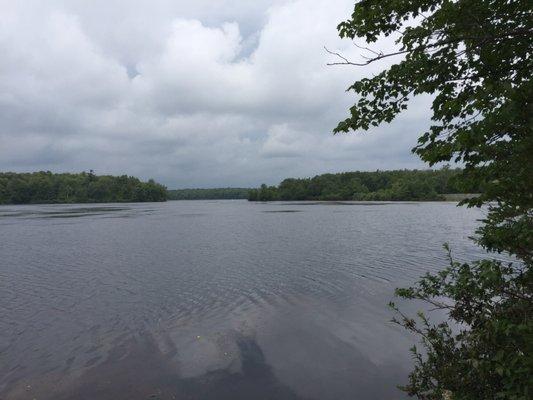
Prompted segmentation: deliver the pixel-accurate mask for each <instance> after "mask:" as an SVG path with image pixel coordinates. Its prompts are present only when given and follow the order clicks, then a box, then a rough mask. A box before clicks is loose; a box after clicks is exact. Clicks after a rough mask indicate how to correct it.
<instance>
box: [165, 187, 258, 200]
mask: <svg viewBox="0 0 533 400" xmlns="http://www.w3.org/2000/svg"><path fill="white" fill-rule="evenodd" d="M249 191H250V189H247V188H215V189H174V190H169V191H168V199H169V200H215V199H246V198H248V192H249Z"/></svg>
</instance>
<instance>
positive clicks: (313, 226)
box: [0, 200, 483, 400]
mask: <svg viewBox="0 0 533 400" xmlns="http://www.w3.org/2000/svg"><path fill="white" fill-rule="evenodd" d="M482 217H483V211H482V210H477V209H474V210H473V209H465V208H462V207H460V208H458V207H456V206H455V204H454V203H446V202H435V203H358V204H357V203H356V204H353V203H352V204H347V203H313V202H301V203H282V202H276V203H249V202H247V201H241V200H234V201H231V200H224V201H181V202H167V203H143V204H96V205H80V204H77V205H32V206H1V207H0V246H1V247H0V399H3V400H7V399H34V398H35V399H40V400H42V399H45V400H46V399H54V400H56V399H58V400H61V399H87V400H89V399H104V400H106V399H110V400H111V399H280V400H283V399H295V400H297V399H298V400H299V399H326V400H329V399H331V400H342V399H363V400H365V399H384V398H387V399H402V398H404V396H403V394H402V393H401V392H400V391H399V390H398V389H396V385H397V384H402V383H405V382H406V377H407V374H408V372H409V370H410V368H411V356H410V354H409V351H408V348H409V347H410V346H411V345H412V344H413V343H414V342H415V341H416V338H414V337H412V336H409V335H408V334H407V333H406V332H404V331H403V330H402V329H401V328H400V327H397V326H395V325H393V324H391V323H390V322H389V321H390V319H391V317H392V316H393V314H392V312H391V311H390V310H389V309H388V307H387V303H388V302H389V300H391V299H393V290H394V288H395V287H398V286H402V285H408V284H410V283H413V282H415V280H416V279H417V277H419V276H420V275H422V274H424V273H425V272H427V271H437V270H439V269H441V268H442V267H443V266H445V265H446V263H447V260H446V253H445V252H444V250H443V249H442V244H443V243H444V242H449V243H450V245H451V247H452V250H453V253H454V256H455V257H456V258H457V259H459V260H471V259H474V258H479V257H480V256H481V255H482V253H481V252H480V250H479V249H477V248H476V247H475V246H474V244H473V243H472V242H471V241H470V240H469V239H468V237H469V236H470V235H472V234H473V231H474V230H475V228H476V226H477V225H478V222H477V219H479V218H482ZM398 303H400V304H402V308H403V309H405V310H407V311H408V312H414V311H416V309H418V306H419V305H415V304H410V303H408V304H406V303H402V302H398Z"/></svg>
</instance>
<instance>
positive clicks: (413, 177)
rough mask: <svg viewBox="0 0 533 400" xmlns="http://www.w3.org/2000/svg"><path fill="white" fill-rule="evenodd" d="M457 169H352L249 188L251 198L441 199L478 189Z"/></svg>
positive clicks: (249, 197) (258, 199) (264, 199)
mask: <svg viewBox="0 0 533 400" xmlns="http://www.w3.org/2000/svg"><path fill="white" fill-rule="evenodd" d="M460 172H461V171H460V170H459V169H450V168H442V169H440V170H422V171H418V170H397V171H373V172H366V171H363V172H361V171H356V172H343V173H338V174H323V175H317V176H315V177H313V178H302V179H295V178H288V179H285V180H283V181H282V182H281V183H280V184H279V186H277V187H274V186H267V185H262V186H261V187H260V188H259V189H254V190H251V191H250V192H249V196H248V199H249V200H251V201H271V200H325V201H327V200H365V201H373V200H378V201H396V200H400V201H411V200H412V201H417V200H429V201H431V200H444V199H445V196H444V195H445V194H452V193H478V192H479V191H480V187H478V186H475V185H464V184H463V182H460V181H458V180H457V179H455V178H456V177H457V176H458V175H459V174H460Z"/></svg>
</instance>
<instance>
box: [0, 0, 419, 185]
mask: <svg viewBox="0 0 533 400" xmlns="http://www.w3.org/2000/svg"><path fill="white" fill-rule="evenodd" d="M191 3H194V4H191ZM125 4H127V6H125ZM352 8H353V0H350V1H348V0H346V1H345V0H337V1H331V0H329V1H326V0H313V1H310V0H296V1H283V0H279V1H275V0H271V1H266V0H255V1H253V2H250V1H245V0H243V1H235V0H234V1H226V0H221V1H217V2H213V1H207V0H204V1H195V2H190V1H148V0H142V1H141V0H138V1H130V2H127V3H124V2H119V1H108V0H107V1H103V0H96V1H91V2H86V1H81V0H80V1H77V0H68V1H67V0H64V1H55V0H50V1H47V2H40V1H24V2H14V1H10V0H0V9H1V10H2V12H1V13H0V54H1V55H2V56H1V57H0V170H3V171H6V170H10V171H32V170H52V171H55V172H62V171H81V170H89V169H94V170H95V171H96V172H97V173H100V174H103V173H111V174H129V175H136V176H139V177H141V178H144V179H146V178H155V179H156V180H158V181H160V182H162V183H164V184H166V185H167V186H169V187H171V188H179V187H212V186H257V185H258V184H259V183H262V182H266V183H278V182H279V181H280V180H281V179H283V178H285V177H289V176H294V177H302V176H313V175H315V174H319V173H324V172H339V171H346V170H372V169H378V168H379V169H391V168H416V167H418V168H420V167H422V166H423V164H422V163H421V162H420V161H419V160H418V159H417V158H416V157H415V156H413V155H412V154H411V153H410V148H411V147H413V145H414V144H415V143H416V138H417V137H418V135H419V134H420V132H421V130H422V129H424V127H425V126H426V125H427V124H428V115H429V106H428V104H429V102H428V100H427V99H423V98H422V99H418V100H416V103H414V104H413V106H412V107H411V108H410V110H409V111H408V112H407V113H406V114H405V115H403V116H402V117H401V118H398V119H397V120H396V121H394V122H393V123H392V124H389V125H383V126H380V127H378V128H375V129H373V130H371V131H369V132H367V133H357V134H350V135H337V136H333V135H332V133H331V132H332V129H333V128H334V127H335V126H336V123H337V122H338V121H339V120H341V119H343V118H344V117H345V116H346V113H347V109H348V107H349V106H350V105H351V104H353V102H354V98H353V94H350V93H346V92H345V89H346V88H347V87H348V86H349V85H350V84H351V83H352V82H353V81H355V80H357V79H358V78H361V77H363V76H367V75H371V74H373V73H375V72H377V71H378V70H379V68H381V67H383V66H384V65H376V66H374V65H373V66H371V67H368V68H354V67H346V66H341V67H331V66H329V67H328V66H327V65H326V64H327V62H329V61H332V56H331V55H329V54H327V53H326V52H325V51H324V49H323V46H324V45H326V46H328V48H331V49H335V50H337V51H340V52H342V53H343V54H346V55H348V56H350V57H352V58H356V57H357V56H358V55H359V50H358V49H357V48H355V46H353V44H352V43H351V42H350V41H346V40H343V41H341V40H340V39H339V38H338V37H337V32H336V25H337V24H338V23H339V22H340V21H341V20H343V19H345V18H347V17H348V16H349V15H350V13H351V11H352ZM382 45H384V46H387V45H388V44H387V43H386V42H385V43H383V44H382ZM389 45H390V44H389Z"/></svg>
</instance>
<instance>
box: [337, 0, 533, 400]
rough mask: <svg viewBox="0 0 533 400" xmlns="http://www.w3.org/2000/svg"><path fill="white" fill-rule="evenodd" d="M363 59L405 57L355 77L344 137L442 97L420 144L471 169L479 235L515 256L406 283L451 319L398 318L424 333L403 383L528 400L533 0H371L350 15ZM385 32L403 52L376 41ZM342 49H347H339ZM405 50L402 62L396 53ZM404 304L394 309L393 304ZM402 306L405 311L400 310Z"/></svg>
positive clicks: (419, 150)
mask: <svg viewBox="0 0 533 400" xmlns="http://www.w3.org/2000/svg"><path fill="white" fill-rule="evenodd" d="M338 30H339V34H340V36H341V37H343V38H349V39H352V40H356V41H357V40H359V41H366V42H367V43H368V44H365V45H364V46H361V45H358V44H356V45H357V46H359V47H360V48H361V50H362V51H363V52H364V53H365V54H364V57H365V58H364V60H363V61H362V62H357V61H350V60H348V59H346V58H345V57H343V56H342V55H340V54H339V55H338V57H339V60H340V61H339V62H335V63H333V64H346V65H368V64H370V63H375V62H379V61H380V60H382V59H385V58H388V59H390V60H395V61H396V62H395V63H394V64H393V65H392V66H390V67H389V68H386V69H384V70H383V71H382V72H381V73H379V74H377V75H375V76H373V77H370V78H364V79H361V80H359V81H357V82H355V83H354V84H353V85H352V86H350V88H349V89H348V90H349V91H352V92H354V93H355V94H356V95H357V96H358V98H357V101H356V103H355V104H354V105H353V107H351V108H350V115H349V117H348V118H347V119H345V120H344V121H342V122H340V123H339V124H338V126H337V128H336V129H335V132H336V133H341V132H349V131H359V130H367V129H369V128H370V127H372V126H377V125H379V124H381V123H383V122H390V121H392V120H393V119H394V117H396V116H397V115H398V114H399V113H401V112H402V111H403V110H405V109H406V108H407V107H408V102H409V100H410V99H411V98H412V97H414V96H417V95H421V94H429V95H430V96H432V99H433V100H432V107H431V110H432V123H431V126H429V128H428V130H427V131H426V132H421V136H420V139H419V141H418V144H417V145H416V147H415V148H414V149H413V151H414V152H415V153H416V154H418V155H419V156H420V157H421V158H422V159H423V160H424V161H426V162H428V163H429V164H430V165H434V164H436V163H439V162H447V161H456V162H460V163H461V164H462V165H464V169H463V172H462V173H461V174H460V179H461V181H462V182H465V183H467V182H474V183H477V184H479V185H480V186H482V187H483V192H482V194H481V195H480V196H479V197H477V198H473V199H470V200H467V201H466V202H465V203H466V204H467V205H469V206H481V205H483V204H485V205H486V207H487V209H488V214H487V217H486V218H485V219H484V221H483V224H482V226H481V227H480V228H479V230H478V231H477V238H476V240H477V242H478V243H479V244H480V245H481V246H483V247H484V248H485V249H486V250H487V251H495V252H503V253H506V254H507V255H509V256H511V257H514V258H515V260H516V261H515V262H512V263H504V262H502V261H499V260H496V259H494V258H489V259H487V260H483V261H478V262H473V263H470V264H458V263H456V262H454V261H453V259H450V265H449V267H448V268H446V269H444V270H443V271H442V272H441V273H439V274H436V275H427V276H426V277H424V278H423V279H422V280H421V281H420V282H419V283H418V284H417V285H416V286H414V287H412V288H408V289H399V290H398V294H399V295H400V296H402V297H405V298H413V299H422V300H424V301H426V302H427V303H430V304H432V306H434V307H437V308H440V309H443V310H445V311H447V313H448V315H449V318H450V321H444V322H439V323H436V324H435V323H432V322H430V321H429V320H428V319H427V317H426V316H424V315H423V314H420V319H419V320H418V321H417V320H415V319H413V318H410V317H409V316H405V315H403V314H401V317H400V318H399V319H398V321H397V322H399V323H400V324H402V325H403V326H404V327H406V328H407V329H409V330H411V331H413V332H416V333H417V334H419V335H421V338H422V343H423V345H424V347H425V355H424V354H423V353H421V352H418V351H417V350H416V348H415V349H413V350H414V354H415V360H416V365H415V369H414V370H413V372H412V373H411V375H410V382H409V384H408V385H407V386H405V387H404V390H406V391H407V392H408V393H409V394H410V395H412V396H417V397H419V398H421V399H442V398H443V397H444V396H448V397H451V398H453V399H503V398H505V399H529V398H531V396H532V394H533V387H532V383H531V382H532V380H531V376H533V365H532V364H533V363H532V360H533V354H532V347H533V346H532V343H533V318H532V316H533V276H532V275H533V273H532V271H531V266H532V261H533V211H532V206H533V176H532V175H533V174H532V171H533V133H532V127H533V124H532V119H531V116H532V115H533V107H532V104H531V100H532V83H531V71H532V50H533V41H532V37H533V11H532V3H531V1H528V0H454V1H452V0H395V1H382V0H362V1H358V2H357V3H356V4H355V8H354V11H353V14H352V15H351V17H350V18H349V19H348V20H346V21H344V22H342V23H340V24H339V26H338ZM384 36H394V37H396V45H397V48H396V49H395V50H394V51H392V52H390V53H383V52H381V51H379V50H377V49H374V48H372V46H373V43H375V42H377V41H378V39H379V38H381V37H384ZM333 54H336V53H333ZM394 57H396V58H394ZM393 307H395V306H394V305H393ZM398 312H400V313H401V311H400V310H398Z"/></svg>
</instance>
